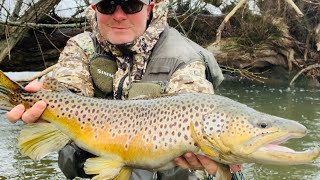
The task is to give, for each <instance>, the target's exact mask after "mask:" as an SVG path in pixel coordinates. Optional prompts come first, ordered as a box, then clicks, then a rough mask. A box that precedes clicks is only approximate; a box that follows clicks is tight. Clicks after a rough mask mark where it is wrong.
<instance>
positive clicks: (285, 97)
mask: <svg viewBox="0 0 320 180" xmlns="http://www.w3.org/2000/svg"><path fill="white" fill-rule="evenodd" d="M217 94H220V95H223V96H227V97H230V98H231V99H234V100H237V101H239V102H241V103H244V104H247V105H248V106H250V107H253V108H255V109H257V110H259V111H262V112H266V113H270V114H273V115H276V116H281V117H284V118H289V119H294V120H296V121H299V122H300V123H302V124H303V125H305V126H306V127H307V128H308V129H309V133H308V135H307V136H306V137H303V138H301V139H294V140H290V141H289V142H288V143H286V146H288V147H291V148H293V149H295V150H303V149H306V148H307V147H310V146H314V145H316V144H319V141H320V135H319V133H318V131H319V129H320V89H304V88H293V89H291V90H288V89H287V87H267V86H263V85H246V84H240V83H225V84H223V85H222V86H221V87H220V88H219V90H218V92H217ZM22 125H23V124H22V123H17V124H14V125H13V124H10V123H8V122H7V121H6V120H4V118H3V116H0V179H64V176H63V175H62V173H61V171H60V170H59V168H58V165H57V154H53V155H50V156H48V157H46V158H44V159H43V160H41V161H40V162H33V161H32V160H30V159H29V158H26V157H21V156H20V154H19V151H18V149H17V148H16V145H17V141H16V137H17V134H18V132H19V130H20V129H21V127H22ZM243 172H244V174H245V176H246V179H248V180H285V179H289V180H320V159H318V160H316V161H315V162H313V163H311V164H307V165H296V166H270V165H269V166H265V165H257V164H244V165H243Z"/></svg>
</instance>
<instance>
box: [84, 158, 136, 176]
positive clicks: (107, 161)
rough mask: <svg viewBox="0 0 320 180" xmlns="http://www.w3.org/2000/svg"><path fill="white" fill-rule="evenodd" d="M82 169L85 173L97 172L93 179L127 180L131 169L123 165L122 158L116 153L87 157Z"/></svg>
mask: <svg viewBox="0 0 320 180" xmlns="http://www.w3.org/2000/svg"><path fill="white" fill-rule="evenodd" d="M84 171H85V173H86V174H97V175H96V176H94V177H93V180H102V179H116V180H118V179H119V180H120V179H121V180H127V179H129V177H130V176H131V169H129V168H127V167H124V163H123V160H122V159H121V158H120V157H119V156H116V155H110V156H109V157H105V156H104V157H96V158H89V159H87V161H86V162H85V163H84Z"/></svg>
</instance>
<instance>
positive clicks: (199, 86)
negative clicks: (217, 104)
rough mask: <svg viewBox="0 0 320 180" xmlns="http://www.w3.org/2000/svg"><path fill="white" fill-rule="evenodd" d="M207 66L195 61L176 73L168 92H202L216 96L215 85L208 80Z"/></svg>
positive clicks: (172, 77) (170, 82)
mask: <svg viewBox="0 0 320 180" xmlns="http://www.w3.org/2000/svg"><path fill="white" fill-rule="evenodd" d="M205 70H206V69H205V65H204V63H203V62H202V61H195V62H193V63H190V64H188V65H186V66H185V67H183V68H181V69H178V70H177V71H175V72H174V73H173V74H172V76H171V79H170V81H169V85H168V88H167V92H168V93H169V94H170V93H184V92H200V93H209V94H214V89H213V85H212V84H211V83H210V82H209V81H208V80H207V79H206V75H205Z"/></svg>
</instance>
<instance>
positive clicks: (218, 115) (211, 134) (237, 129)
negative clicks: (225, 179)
mask: <svg viewBox="0 0 320 180" xmlns="http://www.w3.org/2000/svg"><path fill="white" fill-rule="evenodd" d="M307 132H308V131H307V128H306V127H305V126H303V125H302V124H300V123H298V122H296V121H293V120H289V119H284V118H281V117H276V116H272V115H269V114H265V113H262V112H258V111H256V110H254V109H252V108H249V107H247V106H245V105H242V104H239V105H231V106H230V105H229V106H220V107H218V108H217V109H215V110H213V111H212V112H211V113H210V115H209V114H207V115H205V116H204V118H203V129H202V133H203V137H205V139H206V140H205V141H206V142H207V143H206V144H208V145H209V146H210V147H211V148H212V149H213V150H214V152H216V153H218V154H219V155H218V157H219V158H218V159H219V160H220V161H222V162H227V163H244V162H250V163H252V162H254V163H263V164H288V165H291V164H304V163H308V162H310V161H312V160H314V159H316V158H317V157H319V155H320V149H319V147H315V148H313V149H309V150H306V151H295V150H293V149H290V148H288V147H285V146H281V145H280V144H282V143H284V142H286V141H287V140H289V139H292V138H301V137H303V136H305V135H306V134H307Z"/></svg>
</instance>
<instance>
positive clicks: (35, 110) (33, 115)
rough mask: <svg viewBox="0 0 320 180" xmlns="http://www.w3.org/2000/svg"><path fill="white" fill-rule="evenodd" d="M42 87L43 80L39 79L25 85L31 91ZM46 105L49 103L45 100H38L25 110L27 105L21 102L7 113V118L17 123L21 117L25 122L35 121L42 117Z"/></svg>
mask: <svg viewBox="0 0 320 180" xmlns="http://www.w3.org/2000/svg"><path fill="white" fill-rule="evenodd" d="M41 89H42V82H39V81H37V80H34V81H32V82H30V83H29V84H28V85H27V86H26V87H25V90H26V91H29V92H36V91H39V90H41ZM46 107H47V104H46V103H45V102H44V101H38V102H36V103H35V104H34V105H33V106H32V107H31V108H30V109H28V110H27V111H25V107H24V106H23V104H19V105H17V106H16V107H14V108H13V109H12V110H11V111H9V112H8V113H7V119H8V120H9V121H10V122H12V123H16V122H17V121H18V120H19V119H21V120H22V121H24V122H25V123H33V122H35V121H37V120H38V119H39V118H40V116H41V114H42V113H43V111H44V110H45V109H46Z"/></svg>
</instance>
